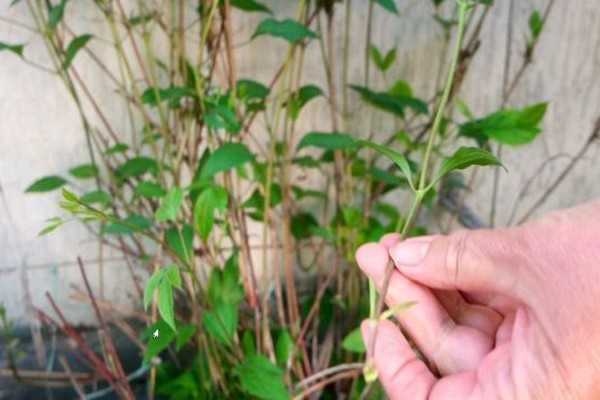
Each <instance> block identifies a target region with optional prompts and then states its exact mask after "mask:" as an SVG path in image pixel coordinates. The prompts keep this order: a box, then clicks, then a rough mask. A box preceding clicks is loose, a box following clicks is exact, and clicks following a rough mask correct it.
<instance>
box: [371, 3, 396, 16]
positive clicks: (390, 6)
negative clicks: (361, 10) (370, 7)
mask: <svg viewBox="0 0 600 400" xmlns="http://www.w3.org/2000/svg"><path fill="white" fill-rule="evenodd" d="M375 3H377V4H379V5H380V6H381V7H383V8H385V9H386V10H388V11H389V12H391V13H392V14H396V15H400V13H399V12H398V7H396V3H394V0H375Z"/></svg>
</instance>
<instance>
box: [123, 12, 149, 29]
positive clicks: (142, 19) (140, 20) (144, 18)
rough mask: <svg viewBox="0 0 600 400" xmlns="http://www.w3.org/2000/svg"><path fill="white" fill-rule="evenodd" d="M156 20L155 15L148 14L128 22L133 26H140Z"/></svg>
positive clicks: (137, 16) (130, 19)
mask: <svg viewBox="0 0 600 400" xmlns="http://www.w3.org/2000/svg"><path fill="white" fill-rule="evenodd" d="M153 19H154V14H152V13H148V14H145V15H135V16H133V17H131V18H129V19H128V20H127V22H128V23H129V24H130V25H131V26H136V25H140V24H142V23H144V24H145V23H148V21H152V20H153Z"/></svg>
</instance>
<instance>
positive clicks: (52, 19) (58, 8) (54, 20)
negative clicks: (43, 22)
mask: <svg viewBox="0 0 600 400" xmlns="http://www.w3.org/2000/svg"><path fill="white" fill-rule="evenodd" d="M66 4H67V0H61V2H60V3H59V4H57V5H55V6H51V7H50V10H49V11H48V29H50V30H51V31H53V30H55V29H56V27H57V26H58V24H59V23H60V21H62V19H63V16H64V14H65V5H66Z"/></svg>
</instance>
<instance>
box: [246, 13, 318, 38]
mask: <svg viewBox="0 0 600 400" xmlns="http://www.w3.org/2000/svg"><path fill="white" fill-rule="evenodd" d="M262 35H270V36H274V37H279V38H282V39H285V40H287V41H288V42H290V43H296V42H297V41H298V40H300V39H316V38H318V37H319V35H317V34H316V33H315V32H313V31H311V30H310V29H308V28H307V27H306V26H305V25H302V24H301V23H299V22H297V21H294V20H291V19H285V20H283V21H278V20H276V19H274V18H268V19H265V20H264V21H262V22H261V23H260V24H258V26H257V27H256V31H255V32H254V34H253V35H252V37H253V38H254V37H256V36H262Z"/></svg>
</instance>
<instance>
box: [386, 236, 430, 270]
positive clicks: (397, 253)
mask: <svg viewBox="0 0 600 400" xmlns="http://www.w3.org/2000/svg"><path fill="white" fill-rule="evenodd" d="M430 241H431V240H429V239H428V240H423V239H421V238H418V239H408V240H405V241H403V242H400V243H398V244H396V245H394V246H393V247H392V248H390V256H391V257H392V258H393V259H394V262H395V263H396V265H398V266H400V267H416V266H417V265H419V264H421V263H422V262H423V260H424V259H425V255H426V254H427V251H428V250H429V242H430Z"/></svg>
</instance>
